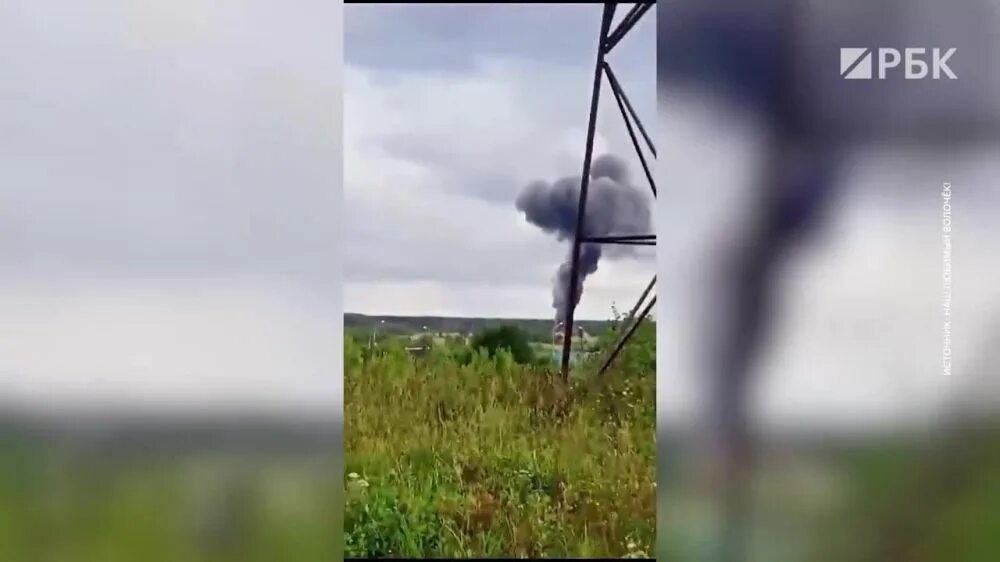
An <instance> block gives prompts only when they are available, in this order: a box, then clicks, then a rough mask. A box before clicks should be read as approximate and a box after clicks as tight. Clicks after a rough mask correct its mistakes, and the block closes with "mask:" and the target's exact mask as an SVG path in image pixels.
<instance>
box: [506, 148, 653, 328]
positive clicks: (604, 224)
mask: <svg viewBox="0 0 1000 562" xmlns="http://www.w3.org/2000/svg"><path fill="white" fill-rule="evenodd" d="M580 179H581V178H580V176H575V177H574V176H570V177H565V178H561V179H559V180H556V181H555V182H554V183H551V184H550V183H547V182H544V181H536V182H533V183H531V184H529V185H528V186H527V187H525V188H524V190H523V191H521V193H520V195H518V197H517V201H516V205H517V209H518V210H519V211H521V212H522V213H524V216H525V218H527V219H528V222H530V223H531V224H534V225H535V226H537V227H539V228H541V229H542V230H544V231H545V232H548V233H551V234H555V235H556V237H557V238H558V239H559V240H572V239H573V236H574V234H575V233H576V215H577V207H578V205H579V201H580ZM650 233H652V228H651V226H650V212H649V200H648V198H647V197H646V195H645V194H644V193H642V192H640V191H639V189H637V188H636V187H635V186H633V185H632V184H631V183H629V176H628V169H627V168H626V167H625V164H624V162H622V161H621V160H619V159H618V158H617V157H615V156H612V155H610V154H605V155H603V156H600V157H598V158H596V159H594V161H593V162H592V163H591V166H590V186H589V187H588V188H587V215H586V220H584V236H623V235H636V234H650ZM570 251H571V252H572V249H571V250H570ZM605 252H607V253H608V255H609V257H617V256H624V255H629V254H631V253H632V252H631V247H630V246H608V247H604V246H602V245H600V244H583V245H581V247H580V276H579V279H578V282H577V291H576V297H577V298H576V302H574V303H573V307H574V308H576V305H577V304H578V303H579V302H580V296H581V295H582V294H583V280H584V279H585V278H586V277H587V276H588V275H590V274H592V273H594V272H595V271H597V264H598V262H599V261H600V259H601V255H602V254H603V253H605ZM571 260H572V255H569V256H567V258H566V261H565V262H564V263H563V264H562V265H560V266H559V270H558V271H557V273H556V278H555V282H554V285H553V288H552V307H553V308H555V310H556V321H557V322H561V321H563V320H564V319H565V315H566V304H567V301H568V300H569V280H570V261H571Z"/></svg>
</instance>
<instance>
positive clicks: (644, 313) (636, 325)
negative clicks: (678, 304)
mask: <svg viewBox="0 0 1000 562" xmlns="http://www.w3.org/2000/svg"><path fill="white" fill-rule="evenodd" d="M655 304H656V297H655V296H654V297H653V300H651V301H649V304H647V305H646V308H644V309H642V314H640V315H639V318H637V319H636V321H635V322H633V323H632V325H631V326H630V327H629V329H628V332H626V333H625V335H624V336H622V339H620V340H618V344H617V345H616V346H615V349H614V350H613V351H612V352H611V355H609V356H608V358H607V359H606V360H605V361H604V364H603V365H601V370H600V371H598V374H599V375H603V374H604V371H606V370H607V369H608V367H609V366H611V362H612V361H614V360H615V358H616V357H618V353H619V352H621V350H622V348H623V347H625V342H627V341H628V340H629V338H631V337H632V334H634V333H635V331H636V330H637V329H638V328H639V324H642V321H643V320H645V319H646V317H647V316H649V312H650V311H651V310H653V306H654V305H655Z"/></svg>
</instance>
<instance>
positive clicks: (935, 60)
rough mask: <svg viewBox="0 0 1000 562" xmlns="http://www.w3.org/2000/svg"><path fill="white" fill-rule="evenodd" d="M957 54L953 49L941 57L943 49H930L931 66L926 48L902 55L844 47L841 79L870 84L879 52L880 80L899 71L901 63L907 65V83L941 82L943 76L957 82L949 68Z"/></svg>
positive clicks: (896, 52) (916, 48)
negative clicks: (924, 80)
mask: <svg viewBox="0 0 1000 562" xmlns="http://www.w3.org/2000/svg"><path fill="white" fill-rule="evenodd" d="M956 50H957V49H955V48H954V47H952V48H950V49H948V50H947V51H945V52H944V54H943V55H942V53H941V49H938V48H934V49H930V55H931V60H930V64H928V63H927V60H926V58H927V54H928V53H927V51H928V49H924V48H923V47H909V48H906V49H903V53H900V52H899V50H898V49H887V48H880V49H877V50H875V49H868V48H864V47H845V48H842V49H840V76H841V77H842V78H845V79H847V80H871V79H872V66H873V65H872V55H873V54H875V52H877V53H878V65H877V66H878V79H879V80H884V79H885V77H886V74H887V72H888V71H889V69H892V68H897V67H899V65H900V63H904V71H905V75H904V76H905V78H906V79H907V80H920V79H921V78H927V77H928V76H931V77H933V79H934V80H938V79H940V78H941V75H942V74H943V75H945V76H947V77H948V79H950V80H956V79H958V77H957V76H955V73H954V72H952V70H951V68H949V67H948V59H949V58H951V56H952V55H954V54H955V51H956Z"/></svg>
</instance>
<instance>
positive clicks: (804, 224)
mask: <svg viewBox="0 0 1000 562" xmlns="http://www.w3.org/2000/svg"><path fill="white" fill-rule="evenodd" d="M657 18H658V32H657V33H658V45H657V68H658V110H659V117H660V127H659V131H660V138H659V139H658V140H657V145H658V146H659V147H662V148H660V158H659V160H658V161H657V163H656V171H655V173H656V174H657V184H658V185H659V186H660V190H661V193H660V194H661V195H662V197H661V198H660V199H659V203H658V205H659V207H658V209H657V220H658V221H660V224H658V225H657V231H658V232H662V233H663V235H662V236H661V240H659V247H658V251H659V261H660V270H661V271H660V272H659V273H658V278H659V279H660V282H661V284H662V286H661V299H660V301H659V305H660V307H661V310H660V311H659V314H658V315H657V317H658V319H659V320H660V322H659V330H658V336H657V337H658V341H657V345H658V349H659V352H658V355H659V357H660V358H661V360H660V362H659V365H658V369H659V370H658V382H657V416H658V418H657V427H658V429H657V434H658V435H657V439H658V451H657V458H658V459H659V460H658V462H659V465H658V482H659V486H658V501H657V503H658V547H657V555H658V556H657V558H659V559H663V560H699V561H700V560H706V561H716V560H718V561H726V562H729V561H761V562H779V561H785V560H787V561H798V560H807V561H826V560H830V561H862V560H864V561H868V560H870V561H882V560H893V561H897V562H906V561H924V560H949V561H963V562H964V561H979V560H984V561H985V560H997V559H1000V518H997V517H996V516H995V506H997V505H1000V415H998V414H1000V385H998V384H997V376H996V375H997V365H998V362H1000V357H998V355H997V351H996V349H997V347H996V345H995V343H996V341H998V339H1000V299H998V298H997V296H996V295H997V292H996V290H995V287H997V286H998V285H1000V268H998V267H997V266H996V265H994V264H996V263H1000V260H996V259H994V258H996V257H997V256H998V255H1000V253H998V251H997V250H998V248H997V241H998V240H1000V227H998V226H997V225H996V221H995V219H994V218H993V217H995V216H996V214H997V212H998V211H1000V195H998V189H997V187H995V186H997V185H1000V182H998V179H1000V163H998V159H997V158H996V154H1000V151H998V150H997V149H998V148H1000V6H998V5H997V4H996V3H995V2H992V3H991V2H988V1H987V0H959V1H955V2H947V3H946V2H933V1H930V0H907V1H904V0H890V1H883V2H877V3H872V2H868V1H864V0H848V1H845V2H819V1H814V0H809V1H794V0H751V1H745V0H698V1H695V0H675V1H672V2H666V3H663V5H661V6H659V9H658V10H657ZM846 48H854V49H858V48H861V49H869V50H870V59H868V60H869V62H868V63H867V64H871V65H872V78H871V79H848V78H845V77H843V76H842V72H843V70H844V68H843V62H842V61H841V58H842V56H844V55H843V54H842V53H841V49H846ZM952 48H954V49H955V52H954V54H953V55H952V56H951V57H950V58H949V59H947V61H946V64H947V66H948V67H949V69H950V70H951V71H952V72H953V73H954V74H955V75H956V79H950V78H948V77H947V76H939V77H938V78H934V76H932V75H930V73H928V76H926V77H923V78H919V77H915V76H913V75H911V76H910V77H907V73H906V67H907V65H908V62H907V60H906V59H905V58H904V57H901V58H900V60H899V61H898V63H897V64H895V65H894V64H893V62H894V60H893V58H892V57H893V55H892V53H888V54H886V53H883V52H880V51H879V49H893V50H896V51H897V52H898V53H902V54H905V53H906V50H907V49H910V50H911V51H912V52H913V53H915V54H916V56H917V57H918V58H919V60H923V61H926V63H927V64H928V65H933V59H934V57H935V56H939V55H935V54H934V49H939V54H940V53H944V52H946V51H947V50H949V49H952ZM918 49H924V51H922V52H921V51H918ZM882 57H887V58H885V59H882ZM880 60H885V61H886V62H885V64H883V65H882V66H884V67H885V73H884V77H881V76H880V73H879V69H880V65H879V61H880ZM848 62H850V61H848ZM859 64H866V62H865V61H861V62H860V63H859ZM918 74H919V73H918ZM952 191H954V201H952ZM952 205H953V206H954V216H953V215H952ZM943 217H944V218H945V219H946V220H945V221H944V222H943V221H942V218H943ZM952 220H954V223H955V231H954V234H953V236H954V243H955V247H956V248H957V250H956V254H955V256H956V261H955V263H954V278H955V281H954V285H952V262H951V244H952V233H951V229H950V225H951V221H952ZM942 224H945V225H948V227H949V228H947V229H943V228H942ZM952 291H954V294H955V298H954V304H952ZM952 313H953V315H952ZM952 327H954V330H952ZM953 333H954V336H953V335H952V334H953ZM952 350H954V363H953V364H952ZM945 367H946V368H945Z"/></svg>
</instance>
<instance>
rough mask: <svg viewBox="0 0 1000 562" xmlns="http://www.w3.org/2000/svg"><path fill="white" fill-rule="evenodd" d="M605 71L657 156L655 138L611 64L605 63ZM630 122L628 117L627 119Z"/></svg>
mask: <svg viewBox="0 0 1000 562" xmlns="http://www.w3.org/2000/svg"><path fill="white" fill-rule="evenodd" d="M604 71H605V72H607V73H608V79H609V80H610V81H611V89H613V90H614V91H615V92H617V95H621V98H622V101H624V102H625V108H626V109H628V113H629V115H631V116H632V120H633V121H635V125H636V126H637V127H638V128H639V132H640V133H642V138H643V139H644V140H645V141H646V146H648V147H649V151H650V152H652V153H653V157H654V158H655V157H656V146H654V145H653V139H651V138H649V135H648V134H647V133H646V128H645V127H643V126H642V120H641V119H639V115H638V114H637V113H636V112H635V108H634V107H632V103H631V102H630V101H628V96H626V95H625V90H624V89H622V85H621V83H620V82H618V77H617V76H615V73H614V72H612V70H611V66H610V65H608V64H607V63H605V68H604ZM625 122H626V123H627V122H628V119H626V120H625Z"/></svg>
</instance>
